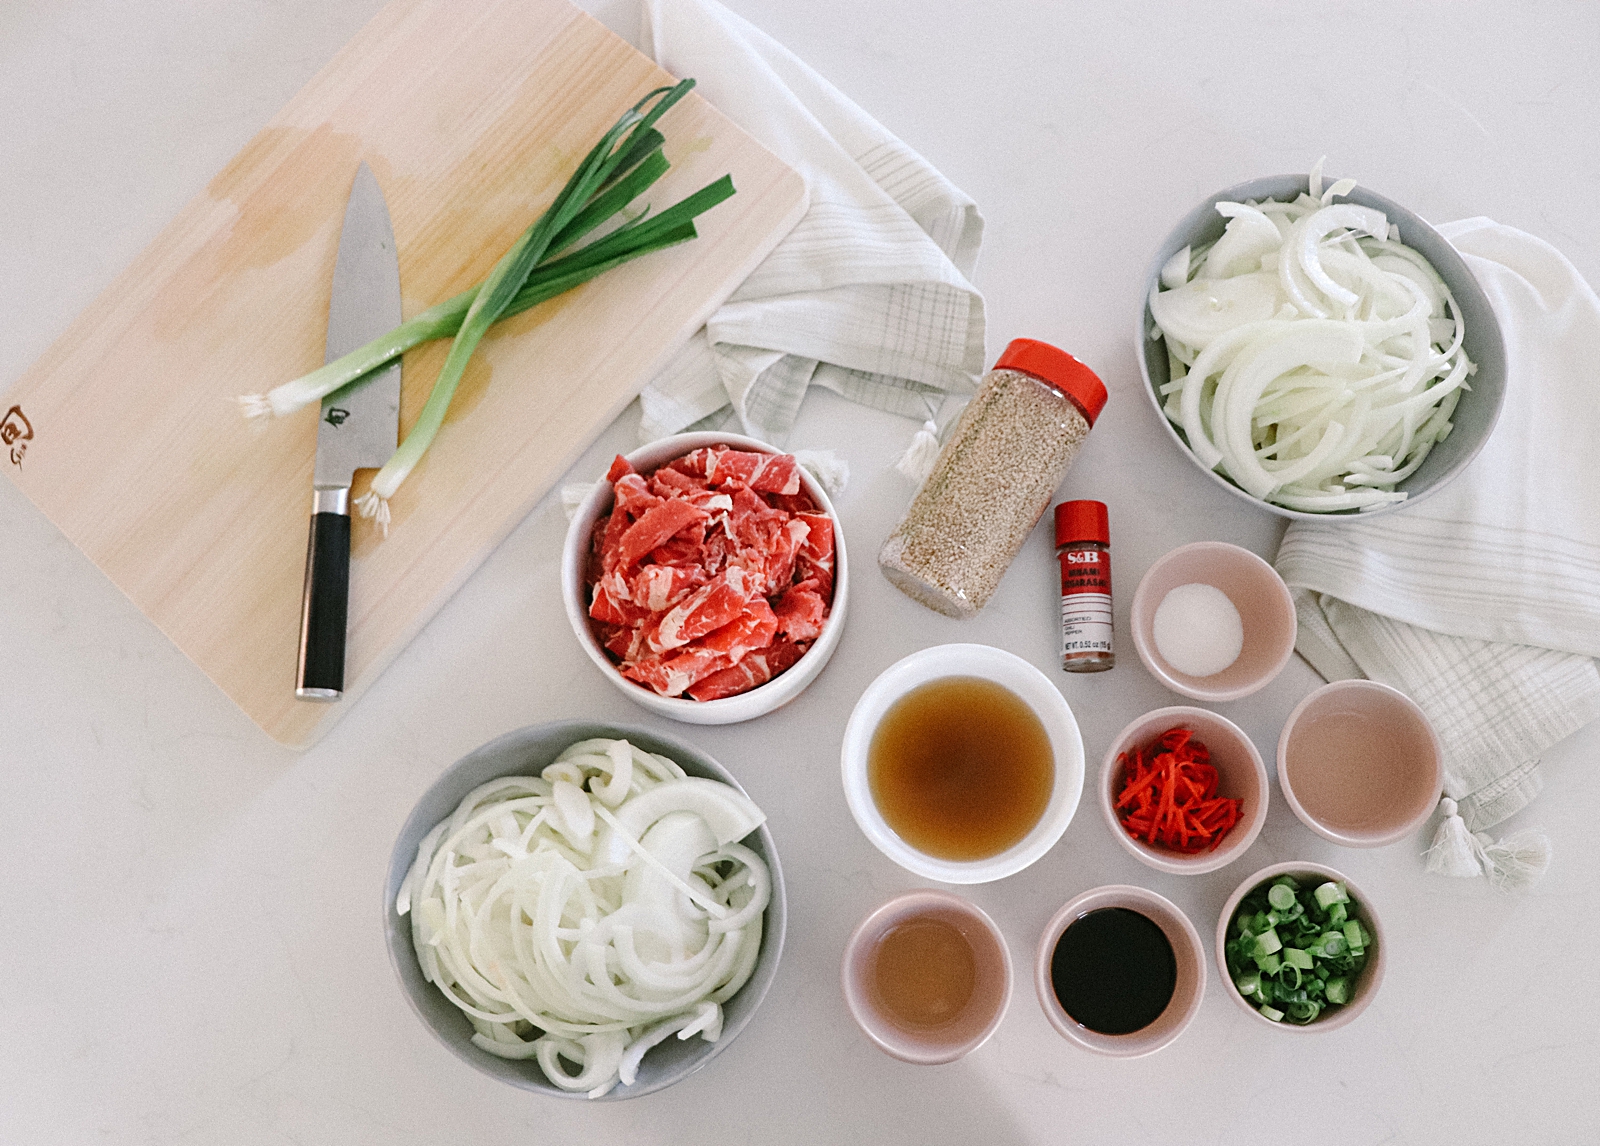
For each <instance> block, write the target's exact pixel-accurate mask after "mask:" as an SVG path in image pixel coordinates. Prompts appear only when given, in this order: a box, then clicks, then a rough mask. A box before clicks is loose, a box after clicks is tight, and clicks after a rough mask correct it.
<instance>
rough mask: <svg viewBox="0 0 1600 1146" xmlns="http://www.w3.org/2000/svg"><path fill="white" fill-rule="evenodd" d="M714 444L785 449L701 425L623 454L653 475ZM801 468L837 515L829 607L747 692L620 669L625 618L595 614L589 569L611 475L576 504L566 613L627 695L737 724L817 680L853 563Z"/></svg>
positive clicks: (564, 575)
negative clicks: (793, 653)
mask: <svg viewBox="0 0 1600 1146" xmlns="http://www.w3.org/2000/svg"><path fill="white" fill-rule="evenodd" d="M716 446H725V447H727V448H729V449H732V450H740V451H746V452H749V453H759V454H770V455H779V454H782V453H783V451H781V450H779V449H777V448H776V447H774V446H770V445H767V444H766V443H765V442H760V441H757V440H756V439H754V438H748V437H744V436H743V435H740V434H729V433H721V432H700V433H693V434H675V435H673V436H672V437H669V438H662V439H661V440H660V441H656V442H651V443H650V444H649V445H647V446H641V447H640V448H639V449H637V450H634V451H633V452H632V453H631V454H628V455H627V458H626V460H627V462H628V463H629V465H630V466H632V468H633V469H634V470H635V471H636V472H638V473H639V474H642V475H645V476H646V477H649V476H650V475H652V474H654V473H655V472H656V471H657V470H658V469H661V468H662V467H665V466H666V465H667V464H668V463H670V462H673V461H675V460H677V459H679V458H683V457H686V456H687V455H690V454H692V453H694V452H695V451H696V450H701V449H706V448H709V447H716ZM796 468H797V471H798V474H799V479H800V489H801V491H802V492H803V493H804V495H805V496H806V497H808V498H809V499H810V501H811V502H812V503H813V504H814V505H815V506H816V508H817V510H819V511H820V512H821V513H822V514H825V515H826V516H827V518H828V519H829V521H830V522H831V523H832V531H833V554H832V562H833V564H832V574H833V583H832V587H831V598H829V597H825V600H827V602H828V611H827V615H826V618H825V619H824V620H823V621H822V624H821V632H820V633H819V634H818V635H817V636H816V637H815V639H814V640H811V641H809V642H806V643H805V651H804V652H803V653H802V654H801V656H800V658H799V659H798V660H797V661H794V662H793V663H791V664H790V665H789V666H788V667H787V668H784V669H782V670H781V671H779V672H777V673H776V675H773V676H772V677H771V678H770V679H768V680H766V681H765V682H764V683H760V684H754V685H753V686H751V687H749V688H747V689H746V690H745V691H743V692H738V693H734V694H732V695H726V696H719V697H716V698H715V699H705V700H695V699H692V698H691V697H690V696H688V695H663V694H662V693H661V692H658V691H656V690H655V689H654V688H652V687H650V686H647V685H645V684H642V683H640V682H639V681H638V680H633V679H629V677H627V676H624V675H623V673H622V671H621V670H620V669H619V663H620V661H621V658H620V657H619V656H618V655H617V654H614V653H612V652H609V651H608V650H607V648H606V641H607V639H608V633H609V637H610V639H612V640H613V641H620V640H621V639H622V633H621V631H620V630H621V628H622V626H620V625H619V626H616V627H612V628H610V629H609V630H608V629H607V628H606V627H605V623H604V622H597V621H596V620H595V619H594V618H593V617H591V615H590V613H591V606H593V605H594V604H595V588H596V586H595V583H594V580H595V579H594V578H593V577H591V573H592V572H595V571H596V570H594V569H592V568H591V564H592V562H594V561H596V560H597V557H596V553H597V539H596V527H597V526H600V525H601V523H602V521H603V520H604V519H607V518H609V516H610V515H611V513H612V509H613V505H614V487H613V485H612V483H611V482H610V481H606V480H603V478H604V475H600V476H601V478H602V480H600V481H599V482H598V483H597V484H596V485H595V488H594V489H593V490H592V491H591V492H590V494H589V496H588V497H587V498H585V499H584V501H583V503H582V504H581V505H580V506H579V507H578V511H577V513H576V514H575V515H574V517H573V519H572V523H571V525H570V526H569V527H568V528H567V539H566V545H565V548H564V550H563V552H562V555H561V596H562V599H563V601H564V603H565V605H566V610H567V620H568V621H569V622H570V623H571V625H572V631H573V634H574V635H575V636H576V637H577V638H578V643H579V644H580V645H582V646H583V650H584V652H586V653H587V654H588V655H589V659H590V660H591V661H593V662H594V664H595V667H596V668H598V669H599V670H600V671H601V672H602V673H603V674H604V675H605V677H606V679H607V680H609V681H610V682H611V683H612V684H613V685H615V686H616V687H617V688H618V689H620V690H621V691H622V692H623V694H624V695H626V696H627V697H628V698H629V699H630V700H633V701H634V702H636V703H638V704H640V705H642V706H643V707H645V708H647V709H649V710H650V711H651V712H655V713H659V714H660V715H662V716H669V717H671V718H672V719H674V720H681V721H684V722H686V723H689V724H734V723H737V722H738V721H741V720H750V719H752V718H754V717H757V716H762V715H764V714H766V713H768V712H771V711H773V710H774V709H777V708H780V707H782V706H783V705H785V704H787V703H788V702H789V701H791V700H793V699H794V698H795V697H797V696H799V695H800V693H801V692H802V691H804V689H805V687H806V685H808V684H810V683H811V682H812V681H813V680H815V679H816V677H817V674H818V673H820V672H821V671H822V669H823V666H824V665H826V664H827V663H828V658H829V657H831V656H832V655H833V651H834V649H835V648H837V647H838V644H839V635H840V633H841V632H842V631H843V629H844V617H845V607H846V604H847V602H848V598H849V584H850V581H849V565H848V559H847V558H846V556H845V544H844V534H843V532H842V531H841V530H840V528H839V515H838V514H837V513H836V512H835V510H834V507H833V502H832V501H830V500H829V498H828V494H827V491H826V490H824V489H823V488H822V485H821V484H820V483H819V482H818V481H817V480H816V479H815V478H814V477H813V476H812V475H811V474H810V473H808V472H806V470H805V469H803V468H800V467H796ZM597 629H598V631H597ZM781 636H782V634H780V637H781ZM795 643H799V642H795ZM765 655H766V654H765V653H764V652H761V653H756V652H752V653H746V654H744V655H743V656H741V658H740V661H739V662H738V663H739V664H744V663H745V662H746V661H748V662H750V663H749V664H748V665H746V666H745V668H744V669H743V670H739V669H738V667H737V665H730V666H727V667H728V668H729V669H731V670H733V673H731V674H730V675H733V674H736V673H738V672H740V671H743V672H744V673H745V675H747V676H749V675H755V676H759V675H761V672H762V667H761V666H762V664H763V663H764V662H762V661H759V660H757V659H754V658H757V657H762V656H765ZM780 659H781V658H780ZM718 671H722V670H718ZM724 679H727V678H724ZM669 687H670V686H669ZM695 687H698V682H697V684H696V685H693V686H691V688H695Z"/></svg>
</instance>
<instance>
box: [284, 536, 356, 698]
mask: <svg viewBox="0 0 1600 1146" xmlns="http://www.w3.org/2000/svg"><path fill="white" fill-rule="evenodd" d="M349 608H350V516H349V514H344V513H314V514H312V515H311V540H310V542H309V543H308V544H307V545H306V585H305V594H304V597H303V599H302V601H301V605H300V672H299V681H298V683H297V685H296V687H295V695H296V696H298V697H300V698H301V699H302V700H338V699H339V697H340V695H341V694H342V693H343V692H344V637H345V622H346V619H347V616H348V614H349Z"/></svg>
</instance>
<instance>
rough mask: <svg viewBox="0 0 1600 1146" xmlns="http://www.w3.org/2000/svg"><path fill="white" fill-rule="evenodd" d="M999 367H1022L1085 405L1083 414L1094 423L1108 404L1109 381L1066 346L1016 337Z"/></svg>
mask: <svg viewBox="0 0 1600 1146" xmlns="http://www.w3.org/2000/svg"><path fill="white" fill-rule="evenodd" d="M994 368H995V369H996V370H1020V371H1021V372H1022V373H1024V374H1030V375H1032V376H1033V377H1035V378H1037V379H1038V380H1039V381H1041V382H1043V383H1045V384H1046V385H1047V386H1052V387H1054V388H1055V389H1057V390H1059V391H1061V393H1063V394H1065V395H1066V396H1067V397H1068V398H1071V399H1072V400H1073V401H1074V402H1076V403H1077V404H1078V405H1079V406H1080V407H1081V408H1082V409H1083V416H1084V417H1085V418H1087V419H1088V420H1089V424H1090V425H1091V426H1092V425H1094V420H1095V419H1096V418H1098V417H1099V416H1100V411H1101V410H1102V409H1104V408H1105V404H1106V384H1105V383H1104V382H1102V381H1100V378H1099V376H1097V375H1096V374H1095V372H1094V371H1093V370H1090V369H1089V368H1088V367H1087V366H1085V365H1084V364H1083V363H1081V362H1079V361H1078V360H1077V359H1076V358H1074V357H1073V356H1072V355H1070V354H1068V353H1067V352H1066V351H1065V350H1060V349H1058V348H1056V347H1054V346H1051V345H1050V344H1049V343H1048V342H1039V341H1036V340H1035V339H1032V338H1013V339H1012V340H1011V345H1009V346H1007V347H1006V348H1005V350H1004V351H1003V352H1002V353H1001V355H1000V357H999V358H997V359H995V364H994Z"/></svg>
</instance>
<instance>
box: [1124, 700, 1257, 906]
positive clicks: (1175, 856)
mask: <svg viewBox="0 0 1600 1146" xmlns="http://www.w3.org/2000/svg"><path fill="white" fill-rule="evenodd" d="M1173 728H1187V729H1189V730H1190V731H1191V732H1193V733H1194V736H1195V739H1196V740H1198V741H1200V742H1201V743H1202V744H1204V745H1205V746H1206V748H1207V749H1208V750H1209V751H1210V753H1211V764H1212V766H1213V767H1214V768H1216V770H1217V795H1219V796H1230V797H1232V798H1234V799H1236V800H1239V801H1241V803H1242V807H1241V808H1240V810H1239V822H1238V823H1236V824H1234V825H1233V828H1232V830H1230V831H1229V832H1228V834H1227V835H1225V836H1224V837H1222V842H1221V843H1220V844H1218V845H1217V846H1216V848H1215V849H1213V850H1211V851H1203V852H1193V853H1185V852H1180V851H1176V850H1174V849H1172V848H1168V847H1163V846H1162V845H1161V844H1148V843H1145V842H1144V841H1143V840H1136V839H1134V838H1133V837H1132V836H1131V835H1129V834H1128V832H1127V829H1125V828H1124V827H1123V826H1122V823H1121V821H1120V820H1119V819H1118V818H1117V810H1116V801H1117V793H1118V792H1120V791H1121V789H1122V782H1123V779H1122V778H1123V775H1124V773H1125V772H1126V769H1125V768H1124V767H1123V765H1122V764H1121V763H1119V762H1118V758H1119V757H1121V756H1122V755H1123V754H1124V753H1129V752H1132V751H1134V750H1135V749H1139V748H1147V747H1148V746H1149V745H1150V744H1152V743H1153V742H1154V741H1155V740H1156V739H1157V738H1158V737H1160V736H1161V735H1162V734H1163V733H1165V732H1167V731H1168V730H1169V729H1173ZM1270 789H1271V785H1270V783H1269V782H1268V779H1267V765H1266V763H1265V762H1264V761H1263V760H1262V759H1261V753H1260V752H1258V751H1256V746H1255V744H1254V743H1252V742H1251V740H1250V738H1249V737H1248V736H1246V735H1245V734H1244V730H1243V729H1241V728H1240V727H1239V726H1238V725H1237V724H1235V723H1234V722H1233V721H1231V720H1229V719H1227V718H1226V717H1222V716H1218V715H1217V714H1216V713H1214V712H1209V711H1207V710H1206V709H1204V708H1192V707H1189V706H1187V705H1174V706H1173V707H1171V708H1158V709H1156V710H1155V711H1154V712H1147V713H1145V714H1144V715H1143V716H1141V717H1139V718H1138V719H1137V720H1135V721H1134V722H1133V723H1132V724H1130V725H1128V727H1126V728H1124V729H1123V730H1122V731H1121V732H1119V733H1118V734H1117V738H1116V739H1115V740H1113V741H1112V742H1111V747H1110V748H1108V749H1106V755H1105V760H1104V761H1103V762H1102V763H1101V765H1100V784H1099V789H1098V795H1099V804H1100V815H1101V818H1102V819H1104V820H1105V822H1106V827H1108V828H1110V829H1111V834H1112V835H1113V836H1115V837H1117V842H1118V843H1119V844H1121V845H1122V846H1123V848H1124V849H1126V850H1127V851H1128V852H1129V853H1130V854H1131V855H1132V856H1133V857H1134V858H1135V859H1137V860H1138V861H1139V862H1140V863H1144V864H1148V865H1149V866H1150V867H1153V868H1155V869H1156V870H1157V871H1165V872H1171V873H1172V874H1174V875H1200V874H1201V873H1203V872H1208V871H1216V870H1217V869H1218V868H1219V867H1223V866H1225V865H1227V864H1230V863H1232V862H1233V861H1234V860H1235V859H1237V858H1238V857H1239V856H1241V855H1243V854H1244V853H1245V851H1246V850H1248V849H1249V847H1250V845H1251V844H1253V843H1255V841H1256V837H1257V836H1259V835H1260V834H1261V825H1262V824H1264V823H1266V822H1267V799H1268V792H1269V791H1270Z"/></svg>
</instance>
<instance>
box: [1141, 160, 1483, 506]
mask: <svg viewBox="0 0 1600 1146" xmlns="http://www.w3.org/2000/svg"><path fill="white" fill-rule="evenodd" d="M1313 182H1315V187H1314V188H1313ZM1313 191H1314V192H1315V195H1314V196H1313ZM1144 288H1145V290H1144V304H1143V306H1142V307H1141V309H1140V317H1139V331H1138V336H1137V337H1138V343H1137V350H1138V358H1139V368H1140V371H1141V373H1142V374H1143V376H1144V380H1145V393H1146V395H1147V396H1148V397H1149V399H1150V401H1151V403H1152V404H1153V405H1154V406H1155V409H1156V412H1157V414H1158V415H1159V416H1160V418H1161V422H1162V424H1163V425H1164V426H1165V427H1166V429H1167V432H1168V433H1169V434H1171V436H1172V438H1173V440H1174V441H1175V442H1177V443H1178V444H1179V445H1180V446H1181V447H1183V450H1184V452H1185V453H1186V454H1188V456H1189V457H1190V458H1191V459H1192V460H1193V461H1194V462H1195V464H1196V465H1198V466H1199V467H1200V468H1201V469H1202V470H1204V471H1205V472H1206V473H1207V474H1208V475H1209V476H1210V477H1211V479H1212V480H1213V481H1215V482H1217V483H1218V484H1219V485H1221V486H1222V487H1223V488H1225V489H1227V490H1229V491H1230V492H1231V493H1233V494H1235V495H1237V496H1239V497H1242V498H1244V499H1246V500H1248V501H1251V502H1254V503H1255V504H1257V505H1260V506H1263V507H1264V508H1266V509H1268V510H1270V511H1271V512H1272V513H1275V514H1278V515H1279V516H1282V517H1290V518H1301V519H1307V520H1322V519H1326V518H1328V517H1330V516H1338V515H1341V514H1345V515H1353V514H1360V515H1362V516H1370V515H1372V514H1378V513H1386V512H1390V511H1392V510H1395V509H1398V508H1401V507H1403V506H1406V505H1411V504H1415V503H1416V502H1417V501H1418V500H1419V499H1421V498H1423V497H1426V496H1428V495H1429V494H1431V493H1433V492H1434V491H1435V490H1438V489H1440V488H1442V487H1443V486H1444V485H1445V484H1446V483H1447V482H1449V481H1450V479H1451V478H1453V477H1454V476H1455V475H1456V474H1458V473H1460V472H1461V470H1463V469H1464V468H1466V466H1467V464H1468V463H1469V462H1471V461H1472V459H1473V458H1474V457H1475V456H1477V453H1478V451H1479V450H1480V449H1481V448H1482V446H1483V444H1484V442H1485V441H1487V440H1488V437H1489V434H1490V431H1492V430H1493V429H1494V424H1495V421H1496V420H1497V419H1498V418H1499V415H1500V407H1501V403H1502V401H1503V398H1504V393H1505V376H1506V362H1505V346H1504V343H1503V341H1502V338H1501V333H1500V325H1499V322H1498V320H1497V319H1496V318H1495V314H1494V311H1493V309H1492V307H1491V306H1490V304H1489V300H1488V298H1487V297H1486V296H1485V295H1484V293H1483V289H1482V288H1481V287H1480V286H1479V285H1478V282H1477V280H1476V279H1475V278H1474V277H1473V275H1472V272H1471V270H1469V269H1468V267H1467V265H1466V262H1465V261H1464V260H1463V259H1462V258H1461V256H1460V254H1459V253H1457V251H1456V249H1455V248H1454V247H1452V246H1451V245H1450V242H1449V240H1447V239H1446V238H1445V237H1444V236H1443V235H1441V234H1440V233H1439V232H1438V231H1436V230H1434V228H1433V227H1431V226H1429V225H1428V223H1427V222H1425V221H1424V220H1423V219H1422V218H1421V217H1420V216H1418V215H1417V214H1416V213H1415V212H1412V211H1409V210H1407V209H1406V208H1405V207H1403V206H1401V205H1400V204H1398V203H1396V202H1394V201H1393V200H1392V199H1388V198H1386V197H1384V196H1382V195H1379V194H1377V193H1376V192H1373V191H1370V190H1368V189H1367V188H1365V187H1361V186H1359V185H1356V184H1354V183H1353V181H1351V180H1340V181H1338V182H1331V181H1330V182H1326V183H1325V182H1324V181H1323V180H1322V179H1321V178H1320V176H1317V175H1313V176H1311V177H1308V176H1305V175H1273V176H1268V177H1266V178H1262V179H1252V180H1250V181H1249V182H1246V183H1240V184H1238V185H1237V186H1233V187H1229V188H1227V189H1225V190H1223V191H1219V192H1217V193H1216V194H1214V195H1211V196H1209V197H1208V198H1207V199H1206V201H1205V202H1203V203H1201V204H1200V205H1199V206H1198V207H1196V208H1195V209H1194V210H1193V211H1190V212H1189V213H1188V214H1187V215H1185V216H1184V217H1183V219H1182V220H1181V221H1180V222H1179V223H1178V225H1177V226H1176V227H1175V228H1174V229H1173V230H1172V233H1171V234H1170V235H1168V237H1167V239H1166V241H1165V242H1164V243H1162V245H1161V248H1160V250H1158V251H1157V252H1156V255H1155V258H1154V259H1153V260H1152V261H1151V264H1150V268H1149V271H1148V273H1147V274H1146V276H1145V280H1144Z"/></svg>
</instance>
